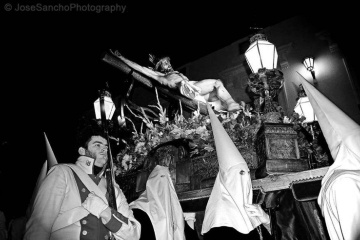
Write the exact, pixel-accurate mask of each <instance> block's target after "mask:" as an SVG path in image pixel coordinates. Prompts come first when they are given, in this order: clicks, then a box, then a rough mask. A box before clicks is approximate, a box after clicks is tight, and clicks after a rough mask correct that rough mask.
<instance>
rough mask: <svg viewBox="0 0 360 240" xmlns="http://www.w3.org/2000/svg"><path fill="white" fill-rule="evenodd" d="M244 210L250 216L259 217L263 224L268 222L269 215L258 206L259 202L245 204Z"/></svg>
mask: <svg viewBox="0 0 360 240" xmlns="http://www.w3.org/2000/svg"><path fill="white" fill-rule="evenodd" d="M245 210H246V211H247V213H248V214H249V216H252V217H259V220H260V221H261V222H262V223H263V224H270V218H269V215H267V214H266V212H265V211H264V210H263V209H262V208H261V207H260V205H259V204H245Z"/></svg>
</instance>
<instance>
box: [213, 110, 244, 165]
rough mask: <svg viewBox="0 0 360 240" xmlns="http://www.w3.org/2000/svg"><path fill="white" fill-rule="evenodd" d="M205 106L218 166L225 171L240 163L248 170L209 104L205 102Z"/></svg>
mask: <svg viewBox="0 0 360 240" xmlns="http://www.w3.org/2000/svg"><path fill="white" fill-rule="evenodd" d="M207 108H208V113H209V116H210V121H211V127H212V131H213V134H214V139H215V147H216V154H217V158H218V162H219V167H220V168H221V169H223V170H224V171H227V170H229V169H230V168H231V167H233V166H235V165H237V164H241V165H242V168H243V170H244V171H249V168H248V166H247V164H246V162H245V160H244V158H243V156H241V154H240V152H239V150H238V149H237V147H236V146H235V144H234V142H233V141H232V140H231V138H230V136H229V135H228V133H227V132H226V131H225V129H224V127H223V126H222V124H221V122H220V121H219V119H218V118H217V116H216V115H215V113H214V111H213V110H212V108H211V107H210V105H209V104H207Z"/></svg>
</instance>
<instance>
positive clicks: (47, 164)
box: [27, 133, 58, 217]
mask: <svg viewBox="0 0 360 240" xmlns="http://www.w3.org/2000/svg"><path fill="white" fill-rule="evenodd" d="M44 136H45V146H46V160H45V161H44V164H43V166H42V168H41V171H40V174H39V176H38V178H37V181H36V185H35V188H34V191H33V194H32V197H31V200H30V203H29V206H28V210H27V215H28V214H31V211H32V209H31V208H32V206H33V204H34V200H35V197H36V194H37V192H38V190H39V188H40V185H41V183H42V181H43V180H44V179H45V177H46V174H47V173H48V171H49V169H50V168H51V167H53V166H54V165H55V164H58V162H57V160H56V157H55V154H54V152H53V150H52V148H51V146H50V143H49V140H48V139H47V137H46V134H45V133H44ZM28 217H30V216H28Z"/></svg>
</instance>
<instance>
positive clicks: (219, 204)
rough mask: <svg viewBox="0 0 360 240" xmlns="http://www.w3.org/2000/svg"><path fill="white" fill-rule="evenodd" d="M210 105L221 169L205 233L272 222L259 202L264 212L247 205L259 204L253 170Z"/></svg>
mask: <svg viewBox="0 0 360 240" xmlns="http://www.w3.org/2000/svg"><path fill="white" fill-rule="evenodd" d="M207 107H208V112H209V115H210V120H211V125H212V130H213V133H214V139H215V147H216V153H217V157H218V162H219V172H218V174H217V177H216V180H215V183H214V186H213V189H212V192H211V195H210V198H209V201H208V203H207V206H206V210H205V216H204V221H203V225H202V230H201V233H202V234H205V233H207V232H208V231H210V229H211V228H215V227H230V228H233V229H235V230H236V231H237V232H240V233H242V234H248V233H250V232H251V231H252V230H254V229H255V228H256V227H258V226H259V225H261V224H262V223H266V224H269V223H270V220H269V217H268V216H267V214H266V213H265V212H264V211H263V210H262V209H261V208H260V206H259V205H256V206H257V207H258V211H259V212H260V216H256V215H253V214H251V212H252V211H249V209H247V207H248V206H249V205H250V206H255V205H252V197H253V196H252V195H253V192H252V184H251V178H250V170H249V168H248V166H247V164H246V162H245V160H244V158H243V157H242V156H241V154H240V152H239V151H238V149H237V148H236V146H235V145H234V143H233V141H232V140H231V139H230V137H229V135H228V134H227V133H226V131H225V129H224V128H223V126H222V124H221V123H220V121H219V120H218V118H217V117H216V115H215V114H214V112H213V110H212V109H211V108H210V107H209V105H207ZM253 210H254V211H255V210H256V209H253Z"/></svg>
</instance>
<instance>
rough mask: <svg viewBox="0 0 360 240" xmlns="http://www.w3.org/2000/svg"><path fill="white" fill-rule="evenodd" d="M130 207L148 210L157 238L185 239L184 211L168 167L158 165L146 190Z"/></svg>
mask: <svg viewBox="0 0 360 240" xmlns="http://www.w3.org/2000/svg"><path fill="white" fill-rule="evenodd" d="M130 208H132V209H134V208H138V209H141V210H143V211H144V212H146V213H147V214H148V216H149V218H150V220H151V223H152V224H153V227H154V231H155V235H156V239H174V240H185V234H184V227H185V225H184V216H183V211H182V208H181V205H180V202H179V199H178V197H177V195H176V192H175V188H174V185H173V183H172V181H171V177H170V172H169V169H168V167H164V166H160V165H157V166H156V167H155V168H154V170H153V171H152V172H151V173H150V175H149V178H148V180H147V182H146V190H145V191H144V192H143V193H142V194H141V195H140V197H139V198H138V199H137V200H135V201H133V202H131V203H130Z"/></svg>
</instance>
